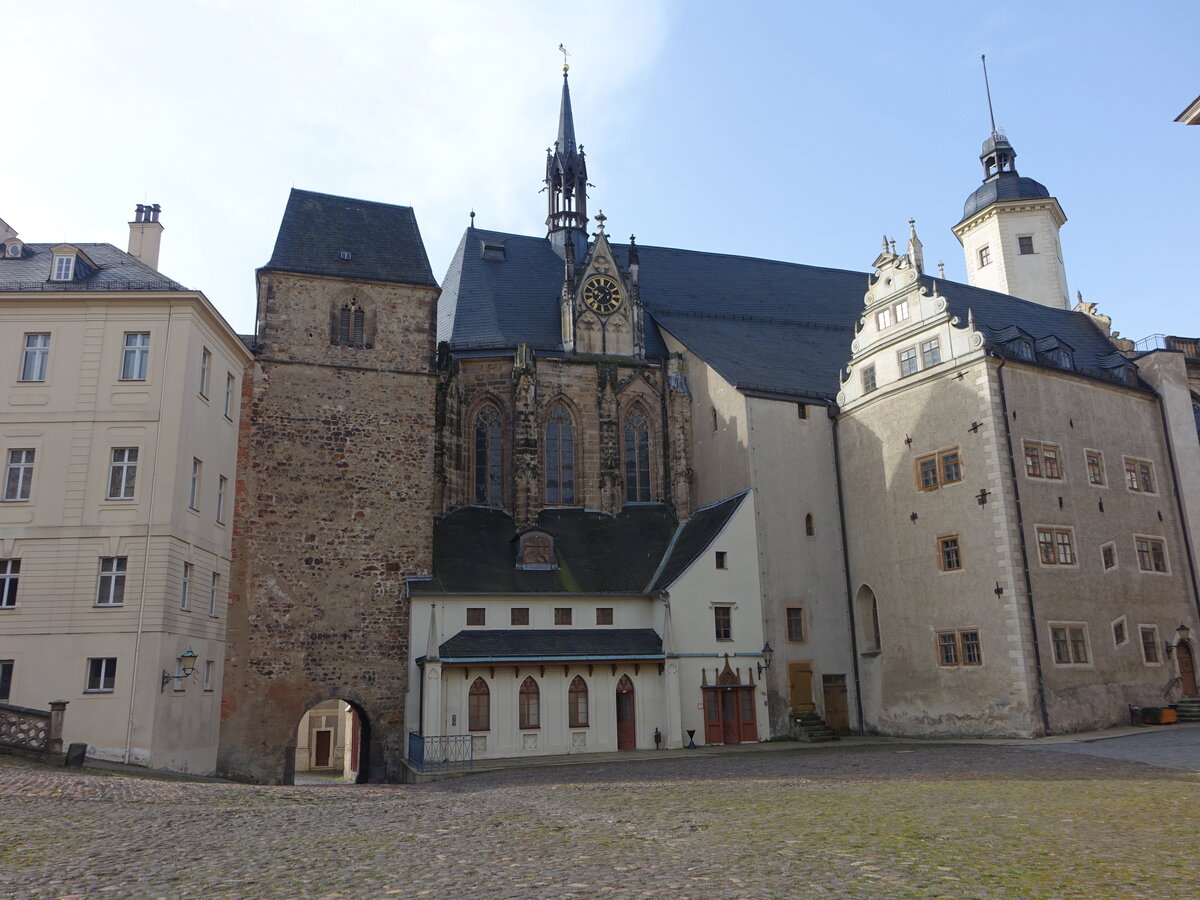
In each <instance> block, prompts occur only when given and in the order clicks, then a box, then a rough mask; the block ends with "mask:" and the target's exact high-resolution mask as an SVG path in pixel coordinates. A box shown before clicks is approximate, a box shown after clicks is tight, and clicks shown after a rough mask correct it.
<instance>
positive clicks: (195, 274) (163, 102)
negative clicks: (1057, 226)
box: [0, 0, 1200, 340]
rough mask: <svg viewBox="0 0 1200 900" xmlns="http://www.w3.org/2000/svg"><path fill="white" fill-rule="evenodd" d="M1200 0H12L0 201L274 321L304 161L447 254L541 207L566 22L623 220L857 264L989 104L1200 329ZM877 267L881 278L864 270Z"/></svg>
mask: <svg viewBox="0 0 1200 900" xmlns="http://www.w3.org/2000/svg"><path fill="white" fill-rule="evenodd" d="M1196 13H1197V8H1196V4H1195V3H1194V2H1192V0H1188V2H1183V0H1181V2H1170V0H1159V2H1155V3H1152V4H1139V5H1136V6H1135V5H1134V4H1130V3H1128V2H1108V0H1102V2H1089V3H1083V2H1068V0H1062V2H1058V3H1048V2H1046V0H1040V2H1026V0H1006V2H1004V3H996V4H973V3H963V2H961V0H960V2H936V0H933V2H910V3H907V4H893V3H877V2H872V0H861V2H846V3H828V2H819V3H818V2H811V0H792V2H756V0H742V2H739V3H728V2H708V0H691V2H688V0H608V2H606V3H603V4H564V3H562V2H561V0H550V2H532V0H507V2H505V3H496V2H480V0H440V2H432V0H386V2H384V0H343V2H342V3H340V4H332V5H331V4H329V3H328V2H320V3H318V2H314V0H287V2H274V0H239V2H232V0H173V2H170V3H164V2H162V0H150V2H147V0H109V2H95V0H58V2H55V3H29V2H25V0H0V67H2V70H3V72H4V75H5V84H6V89H5V96H6V102H5V107H4V115H3V118H4V122H5V125H4V128H3V144H2V146H3V151H2V154H0V157H2V159H3V164H2V165H0V218H2V219H4V220H5V221H6V222H8V224H9V225H10V226H12V227H13V228H14V229H15V230H16V231H17V232H18V233H19V235H20V237H21V238H22V239H23V240H25V241H27V242H30V243H50V242H53V243H57V242H61V241H67V242H78V243H86V242H109V243H112V244H115V245H117V246H118V247H121V248H125V247H126V246H127V244H128V226H127V224H126V223H127V222H129V221H130V219H132V218H133V210H134V206H135V205H136V204H137V203H159V204H161V206H162V209H163V212H162V217H161V221H162V223H163V225H164V226H165V229H166V230H165V232H164V234H163V243H162V254H161V257H160V260H159V268H160V270H161V271H163V272H164V273H165V274H167V275H168V276H170V277H172V278H174V279H175V280H177V281H179V282H182V283H183V284H185V285H187V286H188V287H191V288H196V289H199V290H202V291H203V292H204V293H205V294H206V295H207V296H208V298H209V299H210V300H211V301H212V302H213V303H214V304H215V305H216V307H217V308H218V309H219V310H220V311H221V313H222V314H223V315H224V316H225V317H226V318H227V319H228V320H229V322H230V323H231V324H232V325H233V327H234V328H235V329H237V330H238V331H239V332H242V333H249V332H251V331H253V327H254V307H255V279H254V270H255V269H256V268H257V267H259V266H262V265H264V264H265V263H266V262H267V260H268V259H269V258H270V255H271V250H272V247H273V245H274V241H275V234H276V232H277V230H278V227H279V222H280V218H281V216H282V214H283V209H284V205H285V203H286V202H287V196H288V191H289V190H290V189H291V188H292V187H297V188H302V189H305V190H312V191H320V192H324V193H330V194H340V195H344V196H350V197H358V198H363V199H367V200H373V201H378V202H384V203H397V204H403V205H408V206H412V207H413V209H414V210H415V212H416V216H417V221H418V223H419V226H420V228H421V233H422V236H423V237H424V240H425V245H426V248H427V250H428V253H429V258H430V263H431V265H432V267H433V271H434V275H435V277H437V278H438V279H439V281H440V280H441V278H442V277H443V275H444V273H445V271H446V267H447V266H448V265H449V262H450V258H451V255H452V254H453V252H454V249H455V247H456V246H457V244H458V241H459V239H460V238H461V236H462V232H463V229H464V228H466V226H467V225H468V223H469V213H470V212H471V210H474V211H475V213H476V224H477V225H478V226H479V227H481V228H488V229H495V230H499V231H510V232H515V233H520V234H532V235H541V234H544V233H545V225H544V222H545V216H546V207H545V203H546V198H545V196H544V195H542V194H540V193H539V192H540V190H541V188H542V178H543V176H544V167H545V150H546V147H547V145H548V144H550V143H551V142H552V141H553V140H554V137H555V133H556V129H557V119H558V103H559V94H560V90H561V83H562V80H561V79H562V76H561V66H562V63H563V58H562V56H561V54H560V53H559V52H558V50H557V47H558V45H559V44H560V43H562V44H564V45H565V46H566V47H567V49H568V51H569V53H570V56H569V58H568V62H569V64H570V67H571V70H570V75H571V95H572V101H573V106H574V112H575V124H576V132H577V136H578V138H579V141H580V142H581V143H582V144H583V145H584V146H585V147H586V150H587V159H588V174H589V177H590V179H591V181H592V182H593V184H594V185H595V186H594V187H593V188H592V189H591V194H590V197H589V209H590V211H592V212H593V213H595V212H596V211H598V210H603V211H604V213H605V215H606V216H607V217H608V221H607V223H606V224H607V230H608V231H609V233H610V234H613V235H614V236H616V237H618V238H620V239H624V238H625V237H626V236H628V235H629V234H636V235H637V238H638V242H639V243H641V244H646V245H656V246H666V247H682V248H687V249H693V250H707V251H715V252H723V253H731V254H737V255H744V256H759V257H767V258H773V259H782V260H788V261H791V262H800V263H807V264H810V265H820V266H830V267H834V268H843V269H852V270H857V271H866V270H867V269H868V268H869V267H870V264H871V262H872V260H873V259H874V258H875V256H876V254H877V253H878V250H879V245H880V239H881V236H882V235H883V234H887V235H888V236H893V237H896V238H897V239H898V244H899V245H900V246H903V243H904V238H905V236H906V234H907V229H908V224H907V223H908V220H909V218H913V219H915V220H916V223H917V230H918V233H919V235H920V237H921V240H922V242H923V243H924V247H925V260H926V268H927V269H928V270H929V271H930V272H936V263H937V262H938V261H939V260H942V261H944V262H945V265H946V276H947V277H948V278H950V279H952V280H955V281H965V280H966V275H965V267H964V263H963V257H962V249H961V247H960V245H959V244H958V242H957V240H956V239H955V238H954V236H953V234H952V233H951V231H950V228H951V226H952V225H954V224H955V223H957V222H958V220H959V219H960V218H961V216H962V203H963V201H964V200H965V199H966V197H967V195H968V194H970V193H971V192H972V191H973V190H974V189H975V188H976V187H977V186H978V185H979V184H980V182H981V179H982V177H983V172H982V168H981V166H980V164H979V158H978V155H979V150H980V144H981V143H982V141H983V140H984V138H986V137H987V136H988V134H989V132H990V124H989V120H988V109H987V103H986V99H985V96H984V89H983V79H982V74H981V69H980V55H981V54H987V58H988V70H989V74H990V76H991V86H992V98H993V101H994V106H995V117H996V123H997V125H998V126H999V127H1000V128H1002V129H1003V130H1004V131H1005V132H1006V133H1007V135H1008V137H1009V139H1010V141H1011V142H1012V144H1013V146H1014V147H1015V149H1016V151H1017V155H1018V156H1017V170H1018V171H1019V172H1020V174H1021V175H1024V176H1029V177H1032V178H1036V179H1037V180H1038V181H1041V182H1042V183H1043V184H1045V185H1046V186H1047V187H1048V188H1049V189H1050V192H1051V194H1052V195H1053V196H1055V197H1057V198H1058V200H1059V202H1060V203H1061V204H1062V207H1063V209H1064V210H1065V211H1066V214H1067V217H1068V221H1067V224H1066V225H1065V226H1064V227H1063V229H1062V232H1061V237H1062V246H1063V254H1064V259H1065V262H1066V267H1067V279H1068V284H1069V288H1070V292H1071V296H1072V298H1074V297H1075V294H1076V291H1080V292H1082V294H1083V297H1084V299H1086V300H1090V301H1094V302H1097V303H1098V304H1099V308H1100V311H1101V312H1102V313H1104V314H1106V315H1109V316H1111V317H1112V318H1113V327H1114V329H1116V330H1117V331H1119V332H1120V333H1121V334H1122V335H1124V336H1126V337H1130V338H1133V339H1135V340H1136V339H1139V338H1142V337H1145V336H1147V335H1150V334H1152V333H1157V332H1162V333H1168V334H1177V335H1188V336H1196V335H1200V303H1198V302H1197V300H1198V298H1197V290H1196V288H1195V286H1194V285H1195V281H1196V275H1195V273H1194V272H1193V271H1192V266H1193V265H1196V264H1197V262H1200V254H1198V253H1197V247H1198V246H1200V229H1198V228H1197V225H1198V224H1200V223H1198V219H1200V202H1198V199H1200V198H1198V196H1197V193H1198V191H1200V179H1197V177H1196V162H1197V160H1198V159H1200V127H1185V126H1183V125H1181V124H1178V123H1176V122H1175V121H1174V119H1175V117H1176V116H1177V115H1179V113H1180V112H1181V111H1182V110H1183V109H1184V108H1185V107H1186V106H1187V105H1188V104H1189V103H1190V102H1191V101H1192V100H1193V99H1194V98H1195V97H1196V96H1197V94H1200V75H1198V73H1197V65H1196V60H1197V59H1198V58H1200V57H1197V55H1196V53H1195V48H1194V44H1193V35H1194V33H1195V22H1196ZM864 287H865V282H864Z"/></svg>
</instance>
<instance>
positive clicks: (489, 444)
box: [474, 406, 504, 506]
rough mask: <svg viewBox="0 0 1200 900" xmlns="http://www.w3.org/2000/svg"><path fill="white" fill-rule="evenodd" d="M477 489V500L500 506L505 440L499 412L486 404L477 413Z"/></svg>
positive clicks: (475, 492) (475, 496) (475, 491)
mask: <svg viewBox="0 0 1200 900" xmlns="http://www.w3.org/2000/svg"><path fill="white" fill-rule="evenodd" d="M474 456H475V490H474V502H475V503H481V504H483V505H485V506H499V505H500V493H501V488H502V487H503V484H504V466H503V464H504V442H503V439H502V431H501V428H500V411H499V410H498V409H496V407H494V406H485V407H484V408H483V409H481V410H480V411H479V414H478V415H476V416H475V454H474Z"/></svg>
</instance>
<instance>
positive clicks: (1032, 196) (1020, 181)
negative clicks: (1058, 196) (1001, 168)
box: [959, 172, 1050, 222]
mask: <svg viewBox="0 0 1200 900" xmlns="http://www.w3.org/2000/svg"><path fill="white" fill-rule="evenodd" d="M1049 196H1050V191H1049V189H1048V188H1047V187H1046V186H1045V185H1044V184H1042V183H1041V182H1040V181H1034V180H1033V179H1032V178H1025V177H1024V176H1021V175H1018V174H1017V173H1016V172H1001V173H1000V174H999V175H996V176H994V177H992V178H990V179H988V180H987V181H985V182H984V183H983V184H981V185H980V186H979V187H977V188H976V189H975V190H974V191H973V192H972V194H971V196H969V197H968V198H967V202H966V203H964V204H963V214H962V219H960V220H959V221H962V222H965V221H966V220H967V219H969V218H971V216H973V215H975V213H977V212H979V211H980V210H981V209H984V208H986V207H988V206H991V205H992V204H993V203H997V202H999V201H1001V200H1042V199H1047V198H1049Z"/></svg>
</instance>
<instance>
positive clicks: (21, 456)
mask: <svg viewBox="0 0 1200 900" xmlns="http://www.w3.org/2000/svg"><path fill="white" fill-rule="evenodd" d="M33 458H34V451H33V450H9V451H8V468H7V469H5V472H4V499H5V500H7V501H9V502H13V501H20V500H28V499H29V491H30V487H31V485H32V484H33Z"/></svg>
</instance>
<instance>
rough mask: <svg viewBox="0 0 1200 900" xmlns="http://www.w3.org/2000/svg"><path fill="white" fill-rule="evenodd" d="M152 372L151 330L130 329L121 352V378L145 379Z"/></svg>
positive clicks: (123, 379) (124, 379) (127, 379)
mask: <svg viewBox="0 0 1200 900" xmlns="http://www.w3.org/2000/svg"><path fill="white" fill-rule="evenodd" d="M149 372H150V332H148V331H128V332H126V333H125V347H124V350H123V352H122V354H121V380H122V381H145V380H146V377H147V375H148V374H149Z"/></svg>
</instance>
